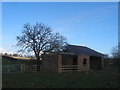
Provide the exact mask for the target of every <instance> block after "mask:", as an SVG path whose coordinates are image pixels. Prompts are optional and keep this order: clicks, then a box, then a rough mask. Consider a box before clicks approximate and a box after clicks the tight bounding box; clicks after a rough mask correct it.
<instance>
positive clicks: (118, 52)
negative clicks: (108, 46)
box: [112, 44, 120, 58]
mask: <svg viewBox="0 0 120 90" xmlns="http://www.w3.org/2000/svg"><path fill="white" fill-rule="evenodd" d="M112 57H113V58H120V44H118V46H116V47H113V48H112Z"/></svg>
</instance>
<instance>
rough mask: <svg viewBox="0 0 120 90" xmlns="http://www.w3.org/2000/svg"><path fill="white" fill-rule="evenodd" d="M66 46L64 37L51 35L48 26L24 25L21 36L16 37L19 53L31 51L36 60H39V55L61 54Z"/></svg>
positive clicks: (40, 24)
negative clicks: (48, 53)
mask: <svg viewBox="0 0 120 90" xmlns="http://www.w3.org/2000/svg"><path fill="white" fill-rule="evenodd" d="M66 45H67V40H66V38H65V37H63V36H62V35H60V34H59V33H53V31H52V29H51V28H50V27H49V26H47V25H44V24H42V23H36V24H35V25H30V24H29V23H27V24H24V27H23V31H22V34H21V35H19V36H17V46H20V47H21V49H20V50H19V51H27V52H31V51H33V52H34V53H35V56H36V58H37V60H40V58H41V53H46V52H62V51H63V50H64V49H65V46H66Z"/></svg>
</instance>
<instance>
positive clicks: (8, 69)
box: [2, 64, 42, 74]
mask: <svg viewBox="0 0 120 90" xmlns="http://www.w3.org/2000/svg"><path fill="white" fill-rule="evenodd" d="M41 71H42V66H41V65H26V64H10V65H2V74H9V73H24V72H35V73H39V72H41Z"/></svg>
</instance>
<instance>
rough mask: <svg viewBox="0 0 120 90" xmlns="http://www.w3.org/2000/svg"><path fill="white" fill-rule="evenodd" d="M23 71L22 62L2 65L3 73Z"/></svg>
mask: <svg viewBox="0 0 120 90" xmlns="http://www.w3.org/2000/svg"><path fill="white" fill-rule="evenodd" d="M19 72H21V64H12V65H11V64H9V65H2V73H3V74H6V73H19Z"/></svg>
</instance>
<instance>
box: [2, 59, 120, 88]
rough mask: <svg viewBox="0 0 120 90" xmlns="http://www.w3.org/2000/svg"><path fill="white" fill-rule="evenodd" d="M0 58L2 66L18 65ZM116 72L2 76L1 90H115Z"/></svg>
mask: <svg viewBox="0 0 120 90" xmlns="http://www.w3.org/2000/svg"><path fill="white" fill-rule="evenodd" d="M18 63H20V62H17V61H15V60H8V59H6V58H2V64H3V65H5V64H18ZM118 77H119V73H118V71H113V70H110V71H107V70H102V71H90V72H74V73H39V74H37V73H17V74H4V75H2V87H3V88H117V87H119V81H118V80H119V78H118Z"/></svg>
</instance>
